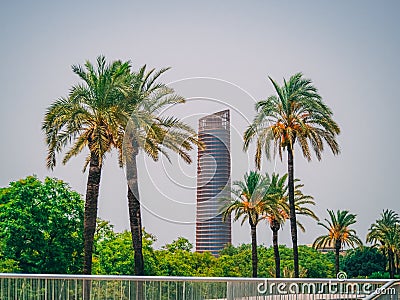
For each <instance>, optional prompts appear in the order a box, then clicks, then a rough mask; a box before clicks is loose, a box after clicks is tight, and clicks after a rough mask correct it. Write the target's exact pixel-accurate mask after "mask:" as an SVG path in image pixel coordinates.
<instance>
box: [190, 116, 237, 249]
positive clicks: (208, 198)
mask: <svg viewBox="0 0 400 300" xmlns="http://www.w3.org/2000/svg"><path fill="white" fill-rule="evenodd" d="M199 140H200V141H201V142H203V143H204V146H205V148H204V149H199V150H198V156H197V207H196V251H198V252H204V251H209V252H211V253H212V254H213V255H218V251H219V250H221V249H223V248H224V246H225V245H226V244H228V243H231V220H230V218H229V219H228V220H226V222H223V221H222V216H221V214H220V213H219V211H220V208H221V198H223V197H228V196H229V194H230V191H229V190H230V187H231V176H230V175H231V157H230V115H229V110H224V111H220V112H217V113H214V114H212V115H208V116H205V117H203V118H201V119H200V120H199Z"/></svg>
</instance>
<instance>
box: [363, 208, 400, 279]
mask: <svg viewBox="0 0 400 300" xmlns="http://www.w3.org/2000/svg"><path fill="white" fill-rule="evenodd" d="M367 242H370V243H374V246H377V244H378V243H380V248H381V250H382V251H383V253H384V254H385V255H386V256H387V258H388V264H389V274H390V278H394V273H395V256H396V253H397V252H398V247H399V243H400V219H399V216H398V214H397V213H396V212H394V211H393V210H388V209H387V210H384V211H383V212H382V213H381V218H380V219H378V220H376V222H375V223H374V224H372V225H371V227H370V228H369V230H368V234H367Z"/></svg>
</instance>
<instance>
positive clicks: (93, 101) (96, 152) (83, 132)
mask: <svg viewBox="0 0 400 300" xmlns="http://www.w3.org/2000/svg"><path fill="white" fill-rule="evenodd" d="M72 70H73V72H74V73H75V74H76V75H78V77H79V78H80V79H81V80H82V83H80V84H76V85H74V86H73V87H72V88H71V91H70V93H69V95H68V97H67V98H61V99H59V100H57V101H55V102H54V103H53V104H51V106H50V107H49V108H48V109H47V111H46V114H45V117H44V122H43V125H42V130H44V132H45V134H46V143H47V147H48V155H47V167H48V168H50V169H53V168H54V167H55V166H56V154H57V153H59V152H62V151H64V149H65V148H66V147H67V146H68V145H70V144H72V147H71V148H70V149H69V150H68V151H67V152H66V153H65V156H64V159H63V161H62V162H63V164H65V163H67V162H68V161H69V159H70V158H71V157H72V156H76V155H78V154H79V153H81V152H82V150H83V149H85V148H86V149H88V150H89V154H88V156H87V157H86V163H85V166H84V171H85V170H86V167H87V166H89V173H88V181H87V186H86V202H85V213H84V266H83V273H84V274H91V270H92V252H93V238H94V233H95V228H96V217H97V203H98V195H99V188H100V177H101V170H102V166H103V162H104V158H105V155H106V153H107V152H109V151H110V150H111V149H112V148H113V147H116V145H117V144H118V142H117V140H118V136H119V124H118V119H119V118H120V117H121V111H120V110H119V108H118V103H119V101H120V100H121V99H122V98H123V97H124V95H125V94H126V92H127V89H128V85H127V76H128V74H129V72H130V65H129V63H128V62H125V63H122V62H121V61H114V62H112V63H111V64H107V63H106V59H105V57H104V56H99V57H98V58H97V64H96V65H95V66H94V65H92V64H91V63H90V62H89V61H87V62H86V63H85V65H84V67H82V66H79V65H78V66H75V65H74V66H72Z"/></svg>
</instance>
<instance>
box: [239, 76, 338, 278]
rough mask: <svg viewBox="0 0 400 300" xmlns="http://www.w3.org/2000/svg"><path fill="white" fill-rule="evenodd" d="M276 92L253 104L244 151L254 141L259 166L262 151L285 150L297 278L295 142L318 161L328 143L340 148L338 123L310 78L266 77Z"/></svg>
mask: <svg viewBox="0 0 400 300" xmlns="http://www.w3.org/2000/svg"><path fill="white" fill-rule="evenodd" d="M269 79H270V81H271V83H272V85H273V87H274V89H275V92H276V95H272V96H270V97H268V98H267V99H266V100H261V101H259V102H257V104H256V111H257V114H256V116H255V118H254V120H253V123H252V124H251V125H250V126H249V127H248V129H247V130H246V131H245V133H244V150H248V148H249V145H250V143H251V142H253V141H255V143H256V153H255V163H256V166H257V168H258V169H260V167H261V157H262V155H263V154H264V153H265V155H266V157H267V158H268V159H269V158H271V146H272V147H273V153H274V154H276V153H279V157H280V158H281V160H282V156H283V152H284V151H286V152H287V167H288V198H289V200H288V201H289V219H290V228H291V236H292V245H293V265H294V276H295V277H299V275H300V272H299V254H298V247H297V219H296V206H295V179H294V178H295V177H294V154H295V145H296V144H298V145H299V146H300V150H301V153H302V154H303V156H304V157H305V158H306V159H307V160H308V161H310V160H311V152H312V151H313V152H314V153H315V155H316V157H317V159H318V160H320V159H321V157H322V152H323V150H324V148H325V146H324V144H327V145H328V147H329V148H330V149H331V151H332V153H333V154H335V155H336V154H339V153H340V149H339V145H338V143H337V141H336V136H337V135H338V134H339V133H340V128H339V126H338V124H337V123H336V122H335V121H334V120H333V113H332V110H331V109H330V108H329V107H328V106H327V105H326V104H325V103H324V102H323V100H322V98H321V96H320V95H319V94H318V90H317V88H316V87H315V86H314V85H313V84H312V81H311V80H310V79H306V78H304V77H303V74H301V73H297V74H295V75H293V76H291V77H290V79H289V80H288V81H286V80H285V79H284V82H283V85H282V86H280V85H279V84H278V83H277V82H275V81H274V80H273V79H271V78H269Z"/></svg>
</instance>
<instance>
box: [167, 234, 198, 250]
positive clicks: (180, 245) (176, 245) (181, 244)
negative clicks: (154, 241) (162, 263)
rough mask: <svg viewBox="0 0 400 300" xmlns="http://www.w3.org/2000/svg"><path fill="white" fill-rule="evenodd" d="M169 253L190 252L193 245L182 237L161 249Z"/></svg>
mask: <svg viewBox="0 0 400 300" xmlns="http://www.w3.org/2000/svg"><path fill="white" fill-rule="evenodd" d="M162 249H165V250H167V251H169V252H175V251H177V250H182V251H191V250H192V249H193V244H192V243H190V242H189V240H188V239H186V238H184V237H179V238H178V239H177V240H175V241H172V243H171V244H166V245H165V246H163V247H162Z"/></svg>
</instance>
